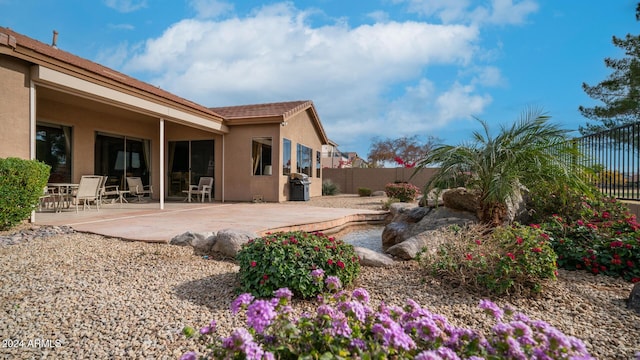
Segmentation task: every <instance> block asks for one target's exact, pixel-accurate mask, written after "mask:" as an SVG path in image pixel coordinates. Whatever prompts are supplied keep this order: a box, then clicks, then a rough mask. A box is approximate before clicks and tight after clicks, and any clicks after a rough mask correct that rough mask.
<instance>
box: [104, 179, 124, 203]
mask: <svg viewBox="0 0 640 360" xmlns="http://www.w3.org/2000/svg"><path fill="white" fill-rule="evenodd" d="M108 179H109V176H103V180H102V185H101V186H100V199H99V201H100V205H102V204H103V203H104V201H105V199H106V198H108V197H109V196H114V199H116V198H118V199H120V203H122V197H121V196H120V190H119V186H118V185H107V180H108Z"/></svg>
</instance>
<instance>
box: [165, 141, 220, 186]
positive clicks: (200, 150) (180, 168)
mask: <svg viewBox="0 0 640 360" xmlns="http://www.w3.org/2000/svg"><path fill="white" fill-rule="evenodd" d="M168 156H169V179H168V183H169V186H168V190H169V196H181V197H182V196H185V195H184V194H183V193H182V190H186V189H188V188H189V184H194V185H197V184H198V181H200V178H201V177H202V176H211V177H213V176H214V175H213V174H214V170H215V160H214V159H215V158H214V141H213V140H191V141H189V140H186V141H169V153H168ZM214 186H215V183H214Z"/></svg>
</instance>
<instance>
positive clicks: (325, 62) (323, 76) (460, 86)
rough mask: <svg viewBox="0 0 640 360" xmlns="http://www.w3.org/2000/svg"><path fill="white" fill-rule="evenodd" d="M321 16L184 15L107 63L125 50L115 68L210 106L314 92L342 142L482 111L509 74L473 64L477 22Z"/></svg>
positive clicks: (258, 12)
mask: <svg viewBox="0 0 640 360" xmlns="http://www.w3.org/2000/svg"><path fill="white" fill-rule="evenodd" d="M413 1H415V2H417V0H413ZM495 1H498V0H495ZM495 1H494V2H495ZM196 2H197V1H193V2H192V5H193V4H195V3H196ZM435 3H438V1H436V2H434V4H435ZM448 3H449V2H444V1H442V2H440V5H441V6H444V5H445V4H448ZM198 4H204V3H201V2H198ZM207 4H217V2H208V3H207ZM198 6H200V5H198ZM434 6H435V5H434ZM451 9H452V10H451V12H450V14H451V15H450V16H451V17H452V18H455V16H457V15H455V12H456V11H457V10H456V8H455V7H454V8H451ZM462 10H464V7H463V8H462ZM462 10H461V11H462ZM214 13H215V12H214ZM211 14H213V13H211ZM201 15H202V13H201ZM315 15H318V13H317V11H315V10H309V11H306V10H299V9H297V8H295V7H294V5H293V4H292V3H278V4H274V5H270V6H264V7H262V8H259V9H255V10H254V11H253V12H251V13H250V14H249V15H248V16H245V17H229V16H227V17H226V18H224V19H222V18H220V19H213V18H206V19H205V18H196V19H185V20H182V21H180V22H177V23H175V24H173V25H172V26H171V27H169V28H168V29H166V30H165V31H164V33H163V34H161V36H159V37H157V38H152V39H148V40H147V41H146V42H144V43H142V44H140V46H139V48H135V47H134V46H132V47H129V48H128V49H118V51H114V52H112V53H111V54H109V56H110V57H109V58H108V59H107V60H109V61H110V62H106V64H110V63H116V62H118V61H122V59H123V58H126V59H127V60H126V61H125V62H124V63H123V65H122V66H119V67H118V68H122V69H123V71H124V72H125V73H131V74H136V73H137V74H138V75H134V76H137V77H140V74H144V78H145V79H147V82H149V83H151V84H153V85H156V86H160V87H161V88H163V89H166V90H168V91H171V92H173V93H175V94H178V95H180V96H183V97H185V98H188V99H190V100H193V101H196V102H198V103H200V104H203V105H205V106H211V107H214V106H226V105H239V104H251V103H260V102H276V101H290V100H303V99H310V100H313V101H314V103H315V105H316V107H317V109H318V113H319V114H320V117H321V119H322V122H323V124H324V126H325V128H326V130H327V133H328V135H329V136H330V138H332V140H335V141H336V142H338V144H340V145H341V149H344V150H348V149H350V148H354V147H356V146H358V145H357V144H361V143H363V142H365V143H366V142H367V141H368V140H369V139H370V138H371V137H372V136H376V135H379V136H383V137H396V136H402V135H411V134H415V133H418V134H424V135H429V132H431V131H435V130H437V129H441V128H443V127H444V126H446V125H447V124H448V123H450V122H455V121H459V120H460V119H468V118H469V117H470V116H472V115H479V114H481V113H482V112H483V110H484V109H485V108H486V107H487V106H488V105H489V104H490V103H491V97H490V96H489V95H488V94H486V91H485V90H484V88H485V87H490V86H496V85H502V84H504V82H505V80H504V79H503V78H502V76H501V73H500V70H499V69H497V68H495V67H491V66H478V65H476V64H475V63H474V62H476V61H478V59H481V58H482V54H480V53H479V49H480V47H479V42H480V33H479V31H480V28H479V27H478V26H475V25H461V24H432V23H428V22H418V21H404V22H398V21H389V20H388V19H386V20H385V21H382V22H377V23H374V24H371V25H360V26H356V27H352V26H349V25H348V23H347V22H346V21H344V19H343V20H339V21H336V22H334V23H329V24H325V25H321V26H312V25H310V24H311V23H312V21H311V20H313V16H315ZM379 15H380V16H381V17H380V19H382V18H384V17H383V16H382V15H383V14H379ZM454 15H455V16H454ZM320 16H323V15H322V14H320ZM439 66H444V67H447V68H448V69H458V71H457V74H456V71H453V72H452V78H451V79H448V80H446V82H445V83H444V84H441V83H439V82H437V81H436V80H435V78H434V77H433V76H431V77H427V76H426V74H427V69H429V73H432V72H433V73H435V72H437V70H438V67H439ZM440 82H443V80H442V79H440ZM359 146H362V145H359Z"/></svg>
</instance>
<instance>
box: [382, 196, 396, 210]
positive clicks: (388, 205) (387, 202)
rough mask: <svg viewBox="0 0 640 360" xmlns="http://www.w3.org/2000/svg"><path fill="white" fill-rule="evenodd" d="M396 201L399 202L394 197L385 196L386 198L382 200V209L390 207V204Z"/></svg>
mask: <svg viewBox="0 0 640 360" xmlns="http://www.w3.org/2000/svg"><path fill="white" fill-rule="evenodd" d="M397 202H400V200H398V199H396V198H387V200H385V201H383V202H382V210H389V209H391V204H395V203H397Z"/></svg>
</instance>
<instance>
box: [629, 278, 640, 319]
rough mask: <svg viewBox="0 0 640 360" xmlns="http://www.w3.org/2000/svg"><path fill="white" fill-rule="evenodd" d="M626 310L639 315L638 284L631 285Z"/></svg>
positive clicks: (639, 284) (639, 295)
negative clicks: (633, 311)
mask: <svg viewBox="0 0 640 360" xmlns="http://www.w3.org/2000/svg"><path fill="white" fill-rule="evenodd" d="M627 308H628V309H631V310H635V312H637V313H638V314H640V283H636V284H635V285H633V289H631V293H630V294H629V299H628V300H627Z"/></svg>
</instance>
